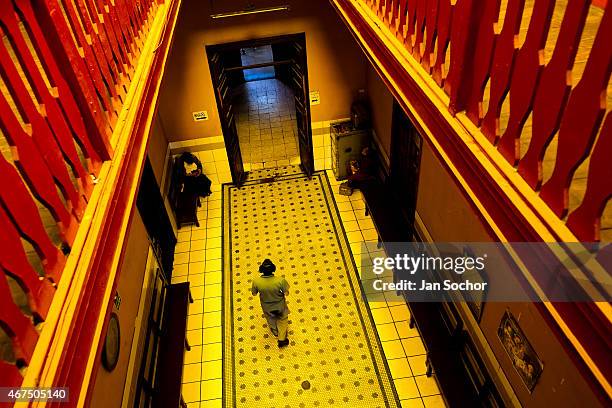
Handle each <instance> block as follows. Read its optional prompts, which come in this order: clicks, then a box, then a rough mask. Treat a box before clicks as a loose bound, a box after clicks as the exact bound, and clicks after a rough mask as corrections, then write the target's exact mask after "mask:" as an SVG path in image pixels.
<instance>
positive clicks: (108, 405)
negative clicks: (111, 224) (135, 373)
mask: <svg viewBox="0 0 612 408" xmlns="http://www.w3.org/2000/svg"><path fill="white" fill-rule="evenodd" d="M134 211H135V213H134V216H133V218H132V222H131V224H130V230H129V232H128V238H127V242H126V252H125V258H124V259H123V263H122V265H121V271H120V275H119V282H118V284H117V292H118V293H119V296H121V306H120V308H119V310H117V309H116V308H114V307H113V311H114V312H115V313H117V316H118V317H119V326H120V330H121V349H120V353H119V361H118V363H117V366H116V367H115V369H114V370H113V371H111V372H108V371H106V369H104V367H103V366H102V364H101V360H100V358H99V359H98V364H100V366H99V368H98V372H97V376H96V380H95V385H94V388H93V391H92V398H91V407H92V408H98V407H99V408H114V407H119V406H121V399H122V397H123V386H124V384H125V379H126V376H127V369H128V362H129V357H130V350H131V347H132V339H133V336H134V322H135V319H136V315H137V314H138V305H139V302H140V294H141V291H142V284H143V279H144V272H145V267H146V262H147V253H148V250H149V241H148V238H147V231H146V230H145V226H144V224H143V222H142V219H141V218H140V214H139V213H138V210H134ZM101 341H104V338H103V339H102V340H101Z"/></svg>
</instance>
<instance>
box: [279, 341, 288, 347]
mask: <svg viewBox="0 0 612 408" xmlns="http://www.w3.org/2000/svg"><path fill="white" fill-rule="evenodd" d="M288 345H289V339H285V340H279V341H278V347H279V348H283V347H287V346H288Z"/></svg>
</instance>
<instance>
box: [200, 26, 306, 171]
mask: <svg viewBox="0 0 612 408" xmlns="http://www.w3.org/2000/svg"><path fill="white" fill-rule="evenodd" d="M288 42H300V43H301V44H302V45H303V46H304V53H305V60H306V62H305V65H306V69H305V72H304V79H305V89H304V92H305V97H306V101H305V102H306V116H307V119H306V120H308V123H309V126H308V138H309V139H310V146H311V149H310V152H309V154H310V156H311V158H312V162H313V163H314V152H313V149H312V145H313V143H312V142H313V140H312V117H311V112H310V88H309V81H308V50H307V48H306V33H304V32H301V33H295V34H284V35H280V36H273V37H264V38H253V39H249V40H240V41H233V42H229V43H220V44H210V45H206V46H205V47H204V48H205V53H206V59H207V61H209V62H210V56H211V55H213V54H214V53H219V54H223V52H224V51H228V50H236V49H240V48H251V47H260V46H264V45H273V44H279V43H288ZM209 65H210V64H209ZM228 68H232V69H237V68H238V67H228ZM209 74H210V77H211V80H212V85H213V89H216V88H217V86H218V84H217V82H216V81H217V79H216V78H215V76H214V75H213V73H212V71H210V68H209ZM215 102H216V104H217V112H218V113H219V112H220V108H219V101H218V97H217V94H216V92H215ZM218 116H219V121H222V120H223V118H222V115H221V114H220V113H219V115H218ZM224 128H225V126H224V124H223V123H221V129H222V130H223V129H224ZM224 136H225V135H224ZM296 137H297V136H296ZM224 140H225V137H224ZM238 146H239V148H240V143H238ZM225 149H226V153H227V147H226V148H225ZM298 149H299V145H298ZM241 157H242V155H241ZM228 161H229V158H228ZM243 164H244V160H243ZM230 165H231V163H230ZM247 173H248V172H245V174H247Z"/></svg>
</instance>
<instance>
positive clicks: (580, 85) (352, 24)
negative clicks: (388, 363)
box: [330, 0, 612, 400]
mask: <svg viewBox="0 0 612 408" xmlns="http://www.w3.org/2000/svg"><path fill="white" fill-rule="evenodd" d="M330 3H331V4H332V5H333V7H334V8H335V9H336V11H337V12H338V15H339V17H340V18H341V19H342V20H343V22H344V23H345V24H346V25H347V27H348V28H349V30H350V31H351V32H352V34H353V35H354V36H355V38H356V40H357V41H358V43H359V44H360V45H361V47H362V49H363V50H364V52H365V53H366V55H367V56H368V58H369V59H370V60H371V61H372V66H373V67H374V68H375V69H376V71H377V72H378V73H379V74H380V77H381V78H382V80H383V81H384V82H385V83H386V85H387V87H388V89H389V90H390V91H391V92H392V93H393V95H394V97H395V99H396V100H397V101H398V103H399V104H400V106H402V108H403V109H404V111H405V112H406V113H407V114H408V116H409V117H410V119H411V121H412V123H413V124H414V126H415V127H416V128H417V129H418V131H419V132H420V133H421V134H422V135H423V137H424V139H425V140H426V141H427V143H428V145H429V147H430V148H431V150H432V151H433V152H434V154H435V155H436V157H437V158H438V159H439V161H440V163H441V165H442V166H444V168H445V169H446V171H447V172H448V174H449V175H450V176H451V177H452V178H453V179H454V180H455V182H456V185H457V187H458V188H459V189H460V190H461V191H462V193H463V194H464V195H465V197H466V198H467V199H468V200H470V202H471V203H472V204H473V206H474V209H475V211H476V212H477V214H479V215H480V216H481V217H482V220H483V226H485V228H488V233H489V235H490V237H491V238H492V239H493V240H498V241H501V242H542V241H544V242H555V241H561V242H575V241H576V240H584V241H596V240H601V241H602V244H601V248H602V249H603V250H602V251H600V256H599V258H598V259H601V261H602V263H603V262H607V261H606V259H608V258H607V257H608V254H609V253H610V249H612V245H611V244H610V243H609V241H612V201H610V196H611V194H612V182H611V180H612V166H610V165H609V163H607V162H606V160H607V161H609V157H610V152H611V151H612V146H611V145H612V140H611V139H612V135H610V131H611V128H612V124H611V123H610V122H611V121H612V119H611V115H610V106H612V101H611V99H612V92H610V91H607V90H606V87H608V88H609V87H610V70H611V69H612V47H610V44H609V41H607V39H608V38H610V35H611V34H612V33H611V32H610V30H611V29H612V24H611V23H612V22H611V21H610V19H611V18H612V16H611V14H612V10H611V9H612V6H609V5H607V2H605V1H593V3H592V4H591V2H589V1H586V0H556V1H555V0H537V1H534V0H491V1H476V0H456V1H454V0H453V1H451V0H399V1H395V0H376V1H374V0H330ZM530 149H531V152H530ZM528 155H529V156H528ZM531 156H533V157H535V160H534V163H531V164H530V162H529V160H531V159H530V157H531ZM606 203H607V204H606ZM566 214H569V216H566ZM602 214H603V217H602ZM604 227H605V228H604ZM562 252H563V251H562ZM550 255H552V256H557V257H559V256H561V257H564V259H565V258H566V257H567V256H568V255H570V257H573V256H575V254H569V253H565V252H564V253H554V254H553V253H551V254H550ZM593 266H594V267H595V268H594V269H593V270H591V271H589V272H588V274H589V276H595V274H591V273H592V272H593V271H594V270H597V272H596V273H603V274H604V275H603V276H605V279H607V276H608V275H606V274H607V273H608V272H606V271H601V268H600V269H597V268H599V266H598V265H593ZM536 269H537V268H536ZM541 275H542V274H540V276H538V277H534V275H533V274H531V271H529V270H525V271H522V272H521V273H519V274H517V275H516V276H517V278H518V279H525V281H524V282H525V285H526V287H532V288H541V287H542V286H541V285H542V284H543V283H544V280H545V279H547V278H546V276H541ZM543 279H544V280H543ZM579 280H580V279H579ZM534 306H535V307H536V308H537V309H538V310H539V311H540V313H541V314H542V316H544V319H545V321H546V322H547V323H548V329H550V330H551V331H552V332H554V333H556V334H557V335H558V336H559V338H560V339H563V344H564V346H566V350H567V353H568V355H572V356H578V358H577V359H576V360H574V361H575V362H576V367H577V369H578V370H579V371H580V372H581V373H582V374H583V375H584V376H585V377H586V378H589V381H593V384H594V385H595V384H596V388H597V389H598V392H601V394H599V395H600V397H601V398H602V400H609V398H610V396H612V385H611V384H610V381H609V379H610V378H612V377H611V375H612V364H610V363H608V360H609V359H608V358H606V357H605V356H606V355H607V354H609V350H610V347H611V345H612V343H611V340H610V339H611V338H612V337H611V333H612V324H611V321H612V320H611V319H612V318H611V316H612V309H611V308H610V304H609V303H607V302H581V303H573V302H565V303H552V302H542V303H536V304H535V305H534Z"/></svg>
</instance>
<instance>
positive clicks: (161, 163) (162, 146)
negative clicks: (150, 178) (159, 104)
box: [147, 114, 168, 186]
mask: <svg viewBox="0 0 612 408" xmlns="http://www.w3.org/2000/svg"><path fill="white" fill-rule="evenodd" d="M167 151H168V139H167V138H166V134H165V132H164V128H163V126H162V124H161V120H160V119H159V114H157V115H155V118H154V119H153V124H152V125H151V135H150V136H149V146H148V147H147V154H148V155H149V161H150V162H151V167H153V173H154V174H155V180H156V181H157V185H158V186H161V185H162V175H163V174H164V167H165V166H166V152H167Z"/></svg>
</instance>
